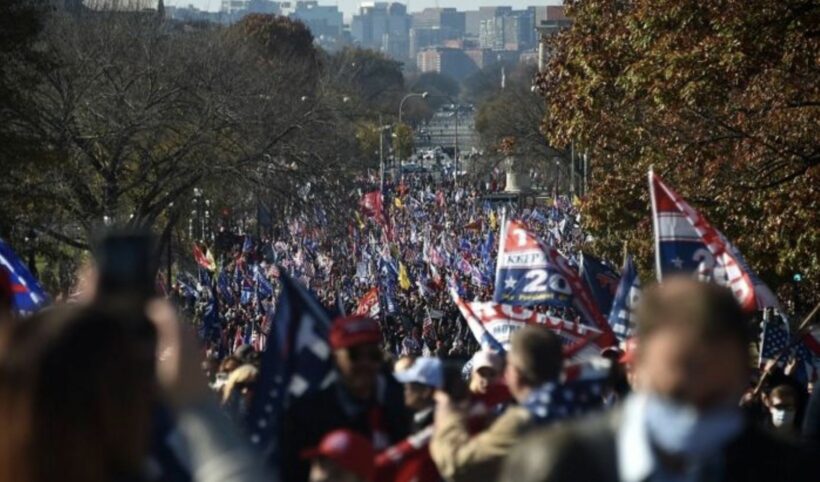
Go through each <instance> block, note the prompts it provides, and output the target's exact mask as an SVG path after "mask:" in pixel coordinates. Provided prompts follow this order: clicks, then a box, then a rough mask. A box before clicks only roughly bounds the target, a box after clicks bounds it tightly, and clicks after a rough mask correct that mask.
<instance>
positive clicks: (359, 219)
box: [353, 212, 364, 229]
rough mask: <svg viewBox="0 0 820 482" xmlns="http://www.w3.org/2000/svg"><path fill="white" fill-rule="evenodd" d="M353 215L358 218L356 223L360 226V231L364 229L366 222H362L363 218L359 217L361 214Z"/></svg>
mask: <svg viewBox="0 0 820 482" xmlns="http://www.w3.org/2000/svg"><path fill="white" fill-rule="evenodd" d="M353 214H354V215H355V216H356V222H357V223H358V224H359V229H364V221H363V220H362V217H361V216H359V213H357V212H354V213H353Z"/></svg>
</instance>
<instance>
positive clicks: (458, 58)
mask: <svg viewBox="0 0 820 482" xmlns="http://www.w3.org/2000/svg"><path fill="white" fill-rule="evenodd" d="M416 65H417V66H418V68H419V70H420V71H421V72H438V73H439V74H442V75H446V76H448V77H450V78H452V79H455V80H458V81H461V80H463V79H464V78H465V77H467V76H469V75H471V74H473V73H474V72H476V71H478V67H477V66H476V64H475V62H474V61H473V60H472V59H471V58H470V57H469V56H468V55H467V54H466V53H465V51H464V50H462V49H457V48H449V47H431V48H427V49H424V50H422V51H421V52H419V53H418V55H417V56H416Z"/></svg>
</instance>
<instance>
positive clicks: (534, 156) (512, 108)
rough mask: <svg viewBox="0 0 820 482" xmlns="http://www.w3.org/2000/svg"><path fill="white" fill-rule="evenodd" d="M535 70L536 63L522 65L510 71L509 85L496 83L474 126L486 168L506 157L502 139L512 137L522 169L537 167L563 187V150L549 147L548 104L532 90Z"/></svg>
mask: <svg viewBox="0 0 820 482" xmlns="http://www.w3.org/2000/svg"><path fill="white" fill-rule="evenodd" d="M535 73H536V67H535V66H527V65H521V66H519V67H518V68H516V69H514V70H511V71H510V72H509V76H508V77H507V81H506V87H505V88H504V89H501V87H500V84H499V85H497V86H496V87H495V90H494V91H493V92H492V93H491V94H490V93H488V94H487V96H486V97H485V99H484V100H483V101H482V102H481V103H479V105H478V111H477V113H476V119H475V128H476V131H478V134H479V136H480V138H481V144H482V147H483V148H484V152H485V153H486V156H485V158H484V159H486V160H488V161H490V162H489V163H488V164H487V165H485V166H483V167H484V168H485V169H484V170H486V171H489V170H492V168H493V167H496V166H498V165H499V163H500V161H501V160H502V158H503V157H504V156H503V154H502V153H501V152H500V147H501V143H502V141H503V140H504V139H505V138H513V139H515V141H516V142H515V146H516V147H515V154H514V155H515V157H516V162H517V167H518V168H519V169H521V170H522V171H523V172H526V171H527V170H530V169H534V170H536V171H537V172H538V173H539V174H540V175H543V176H544V177H545V178H548V179H549V180H550V181H551V187H556V188H561V187H564V186H565V185H566V183H567V181H568V176H567V175H566V173H567V171H566V169H567V168H566V165H565V164H566V162H565V161H566V160H565V159H564V157H563V156H564V152H563V151H560V150H556V149H554V148H553V147H552V146H550V144H549V142H548V141H547V138H546V136H545V135H544V134H543V132H542V131H541V121H542V120H543V119H544V116H545V115H546V103H545V102H544V100H543V99H542V98H541V97H539V96H538V95H537V93H535V92H533V91H532V80H533V78H534V76H535ZM556 160H559V162H558V163H556ZM559 181H561V185H560V186H559Z"/></svg>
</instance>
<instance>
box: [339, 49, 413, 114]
mask: <svg viewBox="0 0 820 482" xmlns="http://www.w3.org/2000/svg"><path fill="white" fill-rule="evenodd" d="M325 62H326V63H327V70H326V72H327V73H326V75H327V80H326V84H327V85H328V86H330V87H332V88H334V89H335V90H336V91H338V92H339V94H340V95H345V96H348V97H349V99H350V100H349V102H348V103H349V106H348V107H347V108H348V109H355V110H357V111H358V112H359V113H360V114H362V115H365V114H371V115H372V114H378V113H381V114H385V115H395V112H396V109H397V108H398V104H399V100H400V99H401V96H402V95H403V94H404V76H403V75H402V72H401V64H400V63H399V62H396V61H395V60H391V59H389V58H387V57H386V56H385V55H384V54H382V53H380V52H376V51H373V50H365V49H360V48H345V49H342V50H340V51H339V52H336V53H333V54H330V55H328V57H327V59H326V61H325Z"/></svg>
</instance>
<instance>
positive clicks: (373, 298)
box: [353, 288, 379, 318]
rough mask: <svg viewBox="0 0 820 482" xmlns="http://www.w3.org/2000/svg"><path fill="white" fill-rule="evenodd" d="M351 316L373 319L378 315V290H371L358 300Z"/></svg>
mask: <svg viewBox="0 0 820 482" xmlns="http://www.w3.org/2000/svg"><path fill="white" fill-rule="evenodd" d="M353 314H355V315H358V316H369V317H371V318H375V317H376V316H378V314H379V288H371V289H370V291H368V292H367V293H365V294H364V295H362V297H361V298H359V303H358V305H357V306H356V311H354V312H353Z"/></svg>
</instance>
